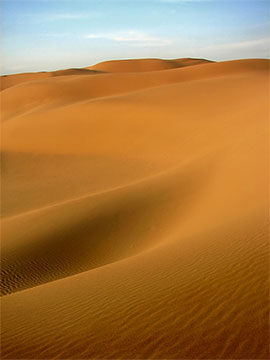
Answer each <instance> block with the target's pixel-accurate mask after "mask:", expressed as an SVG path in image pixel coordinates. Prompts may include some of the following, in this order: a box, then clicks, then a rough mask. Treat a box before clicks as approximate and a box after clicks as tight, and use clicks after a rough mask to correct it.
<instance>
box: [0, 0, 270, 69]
mask: <svg viewBox="0 0 270 360" xmlns="http://www.w3.org/2000/svg"><path fill="white" fill-rule="evenodd" d="M0 4H1V5H0V6H1V40H0V45H1V58H0V60H1V73H2V74H12V73H20V72H33V71H50V70H56V69H65V68H71V67H73V68H74V67H76V68H79V67H86V66H90V65H93V64H95V63H98V62H101V61H105V60H112V59H130V58H164V59H172V58H181V57H197V58H206V59H210V60H216V61H224V60H233V59H242V58H269V53H270V0H1V3H0Z"/></svg>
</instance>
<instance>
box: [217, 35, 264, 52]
mask: <svg viewBox="0 0 270 360" xmlns="http://www.w3.org/2000/svg"><path fill="white" fill-rule="evenodd" d="M257 46H265V48H268V49H269V50H270V38H263V39H256V40H247V41H242V42H233V43H225V44H217V45H214V46H211V49H221V50H222V49H224V50H227V49H228V50H231V49H243V48H252V47H257Z"/></svg>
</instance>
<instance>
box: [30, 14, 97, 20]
mask: <svg viewBox="0 0 270 360" xmlns="http://www.w3.org/2000/svg"><path fill="white" fill-rule="evenodd" d="M99 15H100V14H99V13H98V12H91V13H59V14H45V15H42V16H38V17H37V18H36V20H37V21H38V22H47V21H61V20H82V19H90V18H94V17H97V16H99ZM29 16H32V15H29Z"/></svg>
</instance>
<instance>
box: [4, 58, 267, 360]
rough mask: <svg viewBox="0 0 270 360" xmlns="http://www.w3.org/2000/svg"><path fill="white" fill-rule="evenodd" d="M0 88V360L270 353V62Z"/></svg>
mask: <svg viewBox="0 0 270 360" xmlns="http://www.w3.org/2000/svg"><path fill="white" fill-rule="evenodd" d="M1 98H2V104H3V105H2V170H3V180H2V235H3V240H2V247H1V252H2V254H1V257H2V266H1V270H2V274H1V277H2V287H1V293H2V295H3V297H2V329H1V331H2V355H1V356H2V357H1V358H3V359H67V358H68V359H78V358H80V359H90V358H97V359H116V358H117V359H118V358H119V359H121V358H122V359H135V358H138V359H148V358H152V359H165V358H166V359H195V358H196V359H267V358H269V326H268V318H269V306H268V305H269V272H268V269H269V247H268V234H269V227H268V202H267V199H268V172H267V161H268V156H267V153H268V133H267V130H268V120H269V60H264V59H247V60H237V61H225V62H220V63H218V62H211V61H208V60H203V59H189V58H185V59H175V60H162V59H135V60H116V61H108V62H103V63H100V64H97V65H94V66H91V67H88V68H84V69H68V70H59V71H55V72H48V73H36V74H18V75H11V76H7V77H3V78H2V92H1Z"/></svg>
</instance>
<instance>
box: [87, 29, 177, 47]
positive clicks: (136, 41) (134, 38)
mask: <svg viewBox="0 0 270 360" xmlns="http://www.w3.org/2000/svg"><path fill="white" fill-rule="evenodd" d="M85 38H87V39H105V40H112V41H116V42H129V43H132V44H133V45H137V46H140V45H141V46H166V45H169V44H171V43H172V41H171V40H169V39H165V38H163V37H156V36H151V35H148V34H147V33H144V32H141V31H135V30H128V31H121V32H115V33H98V34H88V35H85Z"/></svg>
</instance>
